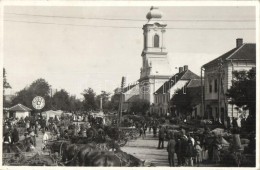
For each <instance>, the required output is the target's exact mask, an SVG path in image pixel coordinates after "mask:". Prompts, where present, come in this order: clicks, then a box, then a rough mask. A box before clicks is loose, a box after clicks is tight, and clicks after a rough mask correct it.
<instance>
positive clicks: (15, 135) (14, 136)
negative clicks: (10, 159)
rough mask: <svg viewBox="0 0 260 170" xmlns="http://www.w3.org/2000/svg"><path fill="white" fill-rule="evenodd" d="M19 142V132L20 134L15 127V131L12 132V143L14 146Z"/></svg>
mask: <svg viewBox="0 0 260 170" xmlns="http://www.w3.org/2000/svg"><path fill="white" fill-rule="evenodd" d="M18 141H19V132H18V130H17V128H16V126H14V129H13V131H12V143H13V144H14V143H16V142H18Z"/></svg>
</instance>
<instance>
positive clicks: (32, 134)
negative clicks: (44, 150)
mask: <svg viewBox="0 0 260 170" xmlns="http://www.w3.org/2000/svg"><path fill="white" fill-rule="evenodd" d="M29 136H30V137H31V139H32V141H33V146H34V147H35V146H36V136H35V133H34V126H32V128H29Z"/></svg>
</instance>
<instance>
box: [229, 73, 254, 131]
mask: <svg viewBox="0 0 260 170" xmlns="http://www.w3.org/2000/svg"><path fill="white" fill-rule="evenodd" d="M233 75H234V79H233V80H232V86H231V88H230V89H228V91H227V94H226V95H227V97H229V98H231V102H230V103H231V104H235V105H236V106H238V107H240V108H241V107H242V108H243V109H244V110H249V117H248V118H247V125H249V126H248V128H247V130H249V131H250V130H254V131H255V125H256V70H255V68H252V69H251V70H249V71H234V72H233Z"/></svg>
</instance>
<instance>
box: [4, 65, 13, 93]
mask: <svg viewBox="0 0 260 170" xmlns="http://www.w3.org/2000/svg"><path fill="white" fill-rule="evenodd" d="M3 86H4V88H3V90H5V89H8V88H12V87H11V86H10V84H9V83H8V82H7V78H6V71H5V68H4V70H3Z"/></svg>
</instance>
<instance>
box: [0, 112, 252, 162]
mask: <svg viewBox="0 0 260 170" xmlns="http://www.w3.org/2000/svg"><path fill="white" fill-rule="evenodd" d="M82 120H84V123H82V124H79V123H78V122H75V120H74V116H68V115H67V116H62V117H60V118H59V117H57V116H55V117H54V118H52V117H51V118H49V119H46V118H44V117H41V116H38V117H37V116H34V117H25V118H20V119H17V118H10V119H5V120H4V128H3V132H4V138H3V139H4V140H3V146H4V148H8V146H9V145H11V144H15V143H17V142H19V141H20V140H23V141H24V143H25V144H26V145H27V146H28V148H27V149H26V151H31V150H34V149H35V147H36V145H37V142H36V138H37V137H38V135H39V133H42V135H41V137H42V149H43V150H45V149H46V145H47V143H48V140H50V139H53V138H55V139H70V140H72V139H73V138H74V137H84V138H85V139H89V140H90V141H91V140H92V139H93V136H95V139H98V140H100V141H104V140H105V135H104V133H105V130H106V133H108V132H109V133H110V134H111V136H110V137H112V138H113V135H115V134H116V132H114V131H113V132H112V131H109V130H107V129H105V127H104V124H103V123H102V119H99V118H95V117H93V116H91V115H88V116H85V117H84V118H83V119H82ZM128 122H130V123H129V126H131V127H132V126H133V127H134V128H137V129H138V131H139V137H140V138H142V139H145V138H146V134H147V132H149V133H151V134H152V136H153V137H154V138H157V139H158V146H156V147H157V149H164V148H165V141H166V140H167V141H168V144H167V147H166V149H167V152H168V161H169V166H194V165H196V166H200V164H201V163H202V162H203V163H214V164H218V163H219V162H220V161H221V156H220V150H221V149H222V141H223V136H221V135H220V134H215V133H212V131H210V129H209V128H208V127H206V126H205V128H204V132H203V133H200V134H198V133H195V132H194V131H189V130H187V129H186V130H184V128H182V127H180V128H179V129H172V128H169V127H168V126H167V125H165V124H164V123H162V122H161V121H160V120H159V119H156V118H152V119H149V120H146V119H139V118H138V119H132V118H130V119H129V121H128ZM112 126H113V123H112ZM233 127H236V128H234V129H233V132H232V133H230V134H232V135H233V138H232V140H230V141H229V142H233V145H232V144H231V145H230V146H232V147H233V148H231V149H234V150H237V149H239V148H241V146H240V145H241V144H239V142H240V141H239V140H240V139H239V135H237V134H239V132H237V131H236V130H237V126H236V125H233ZM21 129H23V130H21ZM49 135H51V136H49ZM115 139H116V138H115ZM250 141H252V142H251V143H249V145H252V146H254V143H253V142H254V141H255V140H254V137H253V138H252V140H251V139H250Z"/></svg>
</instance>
